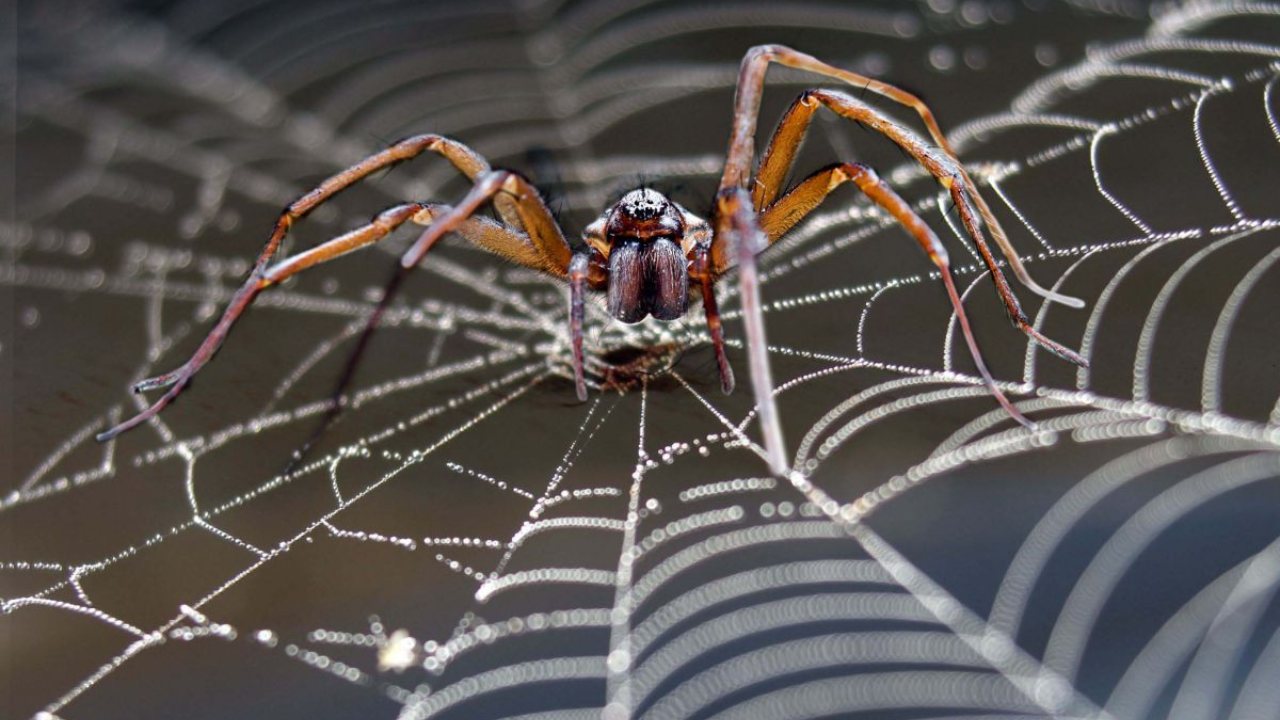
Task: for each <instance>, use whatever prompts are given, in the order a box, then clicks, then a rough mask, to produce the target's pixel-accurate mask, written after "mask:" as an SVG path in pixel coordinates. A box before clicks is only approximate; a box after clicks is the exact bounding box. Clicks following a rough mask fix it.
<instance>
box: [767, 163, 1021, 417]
mask: <svg viewBox="0 0 1280 720" xmlns="http://www.w3.org/2000/svg"><path fill="white" fill-rule="evenodd" d="M848 182H852V183H853V184H854V185H855V186H857V188H858V189H859V190H861V191H862V192H863V194H865V195H866V196H867V197H869V198H871V200H872V201H873V202H875V203H876V204H877V205H879V206H880V207H882V208H884V209H885V211H887V212H888V213H889V214H890V215H892V216H893V217H894V219H896V220H897V221H898V222H899V223H900V224H901V225H902V227H903V228H904V229H905V230H906V231H907V232H908V233H909V234H910V235H911V237H913V238H915V240H916V242H917V243H919V244H920V247H921V249H923V250H924V251H925V254H926V255H928V256H929V259H930V260H931V261H933V264H934V265H936V266H937V268H938V271H939V272H940V273H941V274H942V283H943V285H945V286H946V289H947V296H948V298H949V299H950V300H951V308H952V310H953V311H954V312H955V314H956V319H957V320H958V321H959V323H960V330H961V332H962V333H963V335H964V340H965V343H966V344H967V345H968V346H969V354H970V355H971V356H972V357H973V363H974V365H976V366H977V368H978V373H979V374H980V375H982V381H983V382H984V383H985V384H986V386H987V389H988V390H990V391H991V394H992V395H994V396H995V398H996V402H998V403H1000V406H1001V407H1003V408H1004V409H1005V411H1006V412H1008V413H1009V415H1010V416H1011V417H1012V418H1013V419H1014V420H1017V421H1018V422H1019V423H1021V424H1023V425H1025V426H1027V427H1031V422H1030V421H1029V420H1027V419H1026V418H1025V417H1024V416H1023V415H1022V413H1021V412H1018V409H1017V408H1015V407H1014V406H1013V404H1012V403H1010V402H1009V399H1008V398H1007V397H1005V394H1004V393H1003V392H1002V391H1001V390H1000V388H999V387H997V386H996V383H995V380H994V379H993V378H992V377H991V372H990V371H989V370H988V369H987V363H986V362H985V361H984V360H983V358H982V351H981V350H979V349H978V341H977V339H976V338H974V336H973V331H972V330H971V329H970V327H969V318H968V317H967V316H966V315H965V312H964V304H963V303H961V301H960V294H959V293H958V292H957V291H956V284H955V280H954V279H953V278H952V277H951V268H950V261H949V260H948V258H947V250H946V248H945V247H943V245H942V242H941V241H939V240H938V236H937V235H935V234H934V232H933V229H932V228H930V227H929V226H928V225H927V224H925V222H924V220H922V219H921V218H920V216H919V215H917V214H916V213H915V211H914V210H912V209H911V206H910V205H908V204H907V202H906V201H905V200H903V199H902V198H901V197H900V196H899V195H898V194H897V193H896V192H894V191H893V188H891V187H889V185H888V184H886V183H885V182H884V181H883V180H881V179H880V177H879V176H878V175H877V174H876V173H875V171H874V170H872V169H871V168H869V167H867V166H866V165H862V164H860V163H841V164H839V165H834V166H832V167H829V168H826V169H825V170H819V171H818V172H816V173H814V174H813V175H811V176H810V177H808V178H806V179H805V180H804V181H803V182H801V183H800V184H799V185H796V187H795V188H794V189H792V190H791V191H790V192H788V193H787V194H786V195H784V196H783V197H782V198H781V199H778V200H776V201H774V202H773V203H772V204H771V205H770V206H769V207H768V208H766V209H765V211H764V213H763V214H762V215H761V217H760V226H761V228H763V230H764V232H765V234H766V235H768V236H769V237H771V238H773V237H778V236H781V235H782V234H783V233H785V232H786V231H787V230H788V229H790V228H791V226H792V225H795V224H796V223H797V222H799V221H800V220H802V219H803V218H804V217H805V216H806V215H808V214H809V213H811V212H813V210H814V209H816V208H817V207H818V205H819V204H821V203H822V201H823V200H825V199H826V198H827V196H828V195H830V194H831V192H832V191H834V190H835V189H836V188H838V187H840V186H841V185H843V184H845V183H848Z"/></svg>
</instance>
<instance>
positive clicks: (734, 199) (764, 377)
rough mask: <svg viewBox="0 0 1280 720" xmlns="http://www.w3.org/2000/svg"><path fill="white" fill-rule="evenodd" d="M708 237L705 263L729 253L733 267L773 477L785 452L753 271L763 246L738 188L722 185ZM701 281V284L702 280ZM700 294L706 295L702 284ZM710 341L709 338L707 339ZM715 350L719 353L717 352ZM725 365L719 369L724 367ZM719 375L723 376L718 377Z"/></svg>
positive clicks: (781, 470) (781, 469)
mask: <svg viewBox="0 0 1280 720" xmlns="http://www.w3.org/2000/svg"><path fill="white" fill-rule="evenodd" d="M713 228H714V236H713V238H712V241H711V247H710V248H709V250H708V253H707V255H708V257H709V262H711V263H715V258H716V257H724V256H726V255H727V253H729V252H733V253H734V255H735V256H736V259H737V265H738V284H739V287H740V290H741V295H742V322H743V325H744V327H745V329H746V333H747V341H746V348H747V367H748V369H749V370H750V371H751V390H752V393H753V394H754V395H755V399H756V412H757V413H758V414H759V416H760V432H761V435H762V436H763V438H764V449H765V458H766V460H767V461H768V462H769V469H770V471H772V472H773V474H774V475H777V476H780V477H782V476H785V475H786V474H787V467H788V465H787V450H786V444H785V442H784V440H783V437H782V424H781V421H780V420H779V418H778V403H777V400H776V399H775V398H774V396H773V375H772V370H771V369H770V367H769V352H768V343H767V341H766V340H765V331H764V313H763V311H762V310H761V307H760V278H759V274H758V273H757V272H756V253H758V252H760V251H761V250H763V249H764V248H765V247H766V246H767V241H766V238H765V236H764V233H763V232H762V231H761V230H760V225H759V223H758V221H757V218H756V213H755V211H754V210H753V209H752V207H751V197H750V196H749V195H748V194H747V191H746V190H745V189H744V188H741V187H733V186H730V187H722V188H721V190H720V192H719V193H718V194H717V195H716V206H715V220H714V223H713ZM704 283H705V281H704ZM703 289H704V290H703V291H704V293H705V292H707V290H706V285H705V284H704V285H703ZM713 313H714V314H715V316H716V320H717V322H716V325H718V324H719V323H718V320H719V314H718V313H716V312H715V303H714V302H713V303H712V304H711V305H709V306H707V320H708V325H710V324H711V317H712V315H713ZM712 337H713V339H714V337H715V336H714V335H713V336H712ZM718 352H722V350H720V349H719V348H718ZM727 364H728V363H727V361H726V362H725V365H727ZM722 377H723V375H722Z"/></svg>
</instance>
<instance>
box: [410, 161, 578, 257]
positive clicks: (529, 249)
mask: <svg viewBox="0 0 1280 720" xmlns="http://www.w3.org/2000/svg"><path fill="white" fill-rule="evenodd" d="M500 200H506V201H507V202H510V203H512V212H513V213H514V216H515V218H516V219H518V220H519V222H520V224H521V226H522V227H523V228H524V230H525V233H521V234H519V236H518V238H517V237H515V236H512V237H511V238H508V239H503V238H497V239H496V241H495V242H490V243H487V244H486V243H481V242H477V244H479V245H481V246H482V247H484V248H485V249H487V250H490V251H491V252H495V253H498V254H500V255H503V256H505V257H507V258H508V259H510V260H513V261H515V262H518V263H520V264H522V265H525V266H527V267H531V268H534V269H535V270H542V271H543V272H547V273H550V274H552V275H555V276H557V277H562V278H563V277H567V276H568V273H569V263H570V261H571V260H572V259H573V251H572V249H570V247H569V243H568V241H566V240H565V239H564V233H563V232H561V230H560V225H559V224H558V223H557V222H556V220H555V218H554V217H552V215H551V210H550V209H548V208H547V206H546V203H544V202H543V200H542V196H541V195H539V194H538V191H537V189H536V188H534V187H533V185H531V184H530V183H529V181H528V180H525V179H524V178H523V177H521V176H519V175H517V174H516V173H513V172H511V171H509V170H494V171H490V172H486V173H484V174H483V175H480V176H478V177H477V178H476V183H475V185H473V186H472V187H471V191H470V192H468V193H467V195H466V196H465V197H464V198H462V200H461V201H460V202H459V203H458V204H457V205H455V206H454V207H453V208H450V209H449V210H448V212H444V213H442V214H440V215H439V216H438V217H436V218H435V219H434V221H433V222H432V224H431V227H429V228H427V231H426V232H424V233H423V234H422V237H420V238H418V241H417V242H416V243H414V244H413V246H412V247H410V248H409V250H408V251H407V252H406V253H405V254H404V257H402V258H401V259H400V263H401V264H402V265H404V266H405V267H413V266H414V265H417V264H418V263H419V262H422V258H423V256H424V255H426V254H427V251H428V250H430V249H431V247H432V246H433V245H435V244H436V242H437V241H438V240H439V239H440V238H441V237H443V236H444V235H445V234H446V233H449V232H453V231H455V230H458V229H459V228H462V227H464V226H465V223H466V222H467V221H468V220H469V219H471V218H472V216H473V215H474V213H475V212H476V210H478V209H479V208H480V207H482V206H483V205H484V204H485V203H487V202H490V201H492V202H493V203H494V204H495V205H496V204H497V203H498V202H499V201H500ZM464 236H465V234H464Z"/></svg>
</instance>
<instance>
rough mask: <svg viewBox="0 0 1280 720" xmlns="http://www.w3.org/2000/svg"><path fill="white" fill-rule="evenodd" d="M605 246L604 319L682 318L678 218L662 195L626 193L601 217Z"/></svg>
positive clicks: (683, 270) (685, 296) (684, 287)
mask: <svg viewBox="0 0 1280 720" xmlns="http://www.w3.org/2000/svg"><path fill="white" fill-rule="evenodd" d="M603 219H604V237H605V240H606V242H607V243H608V246H609V253H608V257H609V292H608V294H609V314H610V315H613V316H614V317H615V318H617V319H619V320H621V321H623V322H627V323H633V322H639V321H640V320H643V319H644V317H645V316H646V315H653V316H654V317H655V318H658V319H659V320H674V319H676V318H679V317H682V316H683V315H684V314H685V311H686V310H688V308H689V271H688V261H687V260H686V259H685V254H684V250H683V248H682V245H681V243H682V241H683V240H684V231H685V226H684V216H683V214H682V213H681V212H680V208H679V207H678V206H676V204H675V203H673V202H671V201H670V200H668V199H667V198H666V196H664V195H663V194H662V193H660V192H657V191H654V190H650V189H648V188H642V189H640V190H632V191H631V192H629V193H627V194H626V195H623V196H622V199H620V200H618V202H617V203H615V204H614V206H613V207H612V208H610V209H609V211H608V212H607V213H605V215H604V218H603Z"/></svg>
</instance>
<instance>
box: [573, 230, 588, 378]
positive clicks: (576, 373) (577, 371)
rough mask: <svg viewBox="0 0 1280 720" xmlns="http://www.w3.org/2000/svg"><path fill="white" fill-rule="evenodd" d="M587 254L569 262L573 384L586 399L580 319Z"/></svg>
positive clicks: (583, 305)
mask: <svg viewBox="0 0 1280 720" xmlns="http://www.w3.org/2000/svg"><path fill="white" fill-rule="evenodd" d="M589 263H590V258H589V256H588V255H586V254H583V253H579V254H577V255H574V256H573V260H572V261H570V262H569V342H570V345H571V347H572V350H573V386H574V389H575V390H577V393H578V399H579V400H582V401H585V400H586V399H587V380H586V377H585V373H584V372H583V367H582V366H583V362H582V320H583V317H584V316H585V315H586V306H585V303H586V297H585V293H586V289H587V270H588V266H589Z"/></svg>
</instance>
